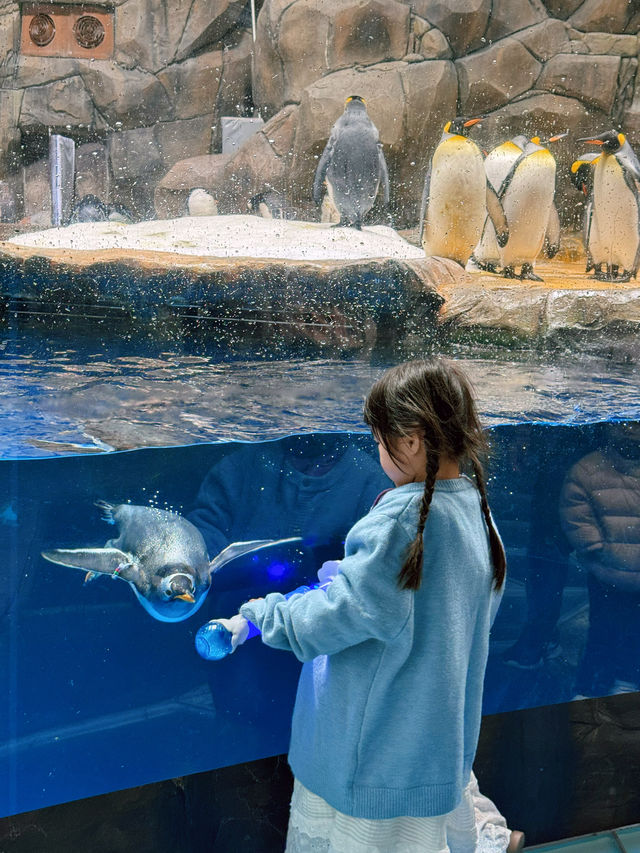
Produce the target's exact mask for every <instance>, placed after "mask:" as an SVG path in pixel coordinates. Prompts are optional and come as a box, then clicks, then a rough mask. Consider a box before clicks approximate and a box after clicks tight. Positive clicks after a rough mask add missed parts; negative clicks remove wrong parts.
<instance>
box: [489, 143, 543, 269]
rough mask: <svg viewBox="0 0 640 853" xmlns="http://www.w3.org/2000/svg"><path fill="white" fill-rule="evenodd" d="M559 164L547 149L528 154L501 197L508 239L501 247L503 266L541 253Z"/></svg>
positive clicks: (534, 257) (518, 262)
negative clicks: (507, 224) (507, 226)
mask: <svg viewBox="0 0 640 853" xmlns="http://www.w3.org/2000/svg"><path fill="white" fill-rule="evenodd" d="M555 175H556V164H555V160H554V159H553V156H552V155H551V154H550V153H549V152H548V151H546V150H543V151H535V152H534V153H533V154H530V155H529V156H528V157H525V158H524V159H523V160H522V161H521V162H520V164H519V165H518V167H517V168H516V171H515V172H514V174H513V177H512V178H511V182H510V184H509V186H508V187H507V190H506V192H505V194H504V195H503V197H502V206H503V207H504V212H505V215H506V217H507V222H508V223H509V240H508V242H507V245H506V246H505V247H504V248H503V249H502V250H501V252H500V258H501V262H502V266H504V267H515V266H518V265H520V264H533V262H534V261H535V259H536V258H537V257H538V255H539V254H540V250H541V249H542V244H543V243H544V235H545V231H546V229H547V222H548V221H549V211H550V210H551V205H552V204H553V196H554V193H555Z"/></svg>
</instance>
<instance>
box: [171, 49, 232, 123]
mask: <svg viewBox="0 0 640 853" xmlns="http://www.w3.org/2000/svg"><path fill="white" fill-rule="evenodd" d="M222 67H223V56H222V51H221V50H213V51H207V52H205V53H201V54H199V55H198V56H195V57H193V58H192V59H185V60H184V62H176V63H172V64H171V65H169V66H167V68H165V69H164V70H163V71H160V72H159V73H158V75H157V79H158V81H159V82H160V83H161V84H162V86H163V87H164V89H165V91H166V94H167V97H168V100H169V102H170V103H171V104H172V105H173V116H172V117H173V118H176V119H188V118H194V117H195V116H201V115H205V114H206V113H212V112H213V111H214V108H215V104H216V100H217V98H218V93H219V90H220V82H221V79H222Z"/></svg>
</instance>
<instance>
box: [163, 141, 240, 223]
mask: <svg viewBox="0 0 640 853" xmlns="http://www.w3.org/2000/svg"><path fill="white" fill-rule="evenodd" d="M229 159H230V157H229V155H228V154H204V155H201V156H199V157H189V158H187V159H186V160H179V161H178V162H177V163H175V164H174V165H173V166H172V167H171V169H170V170H169V171H168V172H167V174H166V175H165V176H164V177H163V178H162V180H161V181H160V182H159V183H158V185H157V186H156V188H155V191H154V196H153V200H154V207H155V211H156V215H157V217H158V219H172V218H174V217H176V216H182V215H183V214H184V211H185V206H186V203H187V198H188V196H189V193H190V192H191V190H192V189H194V188H196V187H201V188H202V189H204V190H207V192H209V193H211V194H212V195H213V197H214V198H216V199H221V198H223V197H224V195H225V191H224V186H225V177H224V170H225V167H226V165H227V163H228V161H229Z"/></svg>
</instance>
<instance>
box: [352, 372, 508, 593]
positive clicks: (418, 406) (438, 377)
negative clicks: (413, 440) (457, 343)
mask: <svg viewBox="0 0 640 853" xmlns="http://www.w3.org/2000/svg"><path fill="white" fill-rule="evenodd" d="M364 421H365V423H366V424H367V425H368V426H369V427H370V428H371V431H372V433H373V435H374V436H375V438H376V439H377V440H378V441H379V442H380V443H381V444H382V445H383V447H384V448H385V449H386V451H387V453H388V454H389V456H390V457H391V459H392V460H393V461H394V462H395V463H396V464H398V460H397V458H396V456H395V455H394V453H395V442H396V440H397V439H398V438H402V437H405V436H408V435H411V434H412V433H415V432H417V433H418V434H419V435H421V436H422V439H423V441H424V447H425V451H426V456H427V470H426V478H425V481H424V493H423V495H422V501H421V503H420V515H419V518H418V530H417V532H416V537H415V539H414V540H413V542H412V543H411V545H410V547H409V550H408V552H407V556H406V558H405V561H404V564H403V566H402V569H401V570H400V573H399V574H398V585H399V586H400V587H401V588H402V589H418V588H419V586H420V582H421V580H422V556H423V539H422V536H423V532H424V525H425V522H426V520H427V516H428V514H429V507H430V506H431V499H432V497H433V490H434V488H435V483H436V474H437V472H438V468H439V465H440V456H441V455H442V456H445V457H447V458H449V459H453V460H455V461H456V462H459V463H464V462H466V461H468V462H470V463H471V467H472V468H473V473H474V475H475V479H476V484H477V486H478V491H479V492H480V504H481V506H482V514H483V515H484V519H485V522H486V524H487V529H488V531H489V543H490V547H491V558H492V562H493V585H494V588H495V589H500V588H501V587H502V584H503V583H504V578H505V573H506V567H507V560H506V556H505V552H504V548H503V546H502V542H501V541H500V537H499V536H498V532H497V530H496V528H495V527H494V524H493V521H492V519H491V513H490V511H489V503H488V500H487V489H486V483H485V477H484V468H483V466H482V462H481V461H480V458H481V456H482V455H483V454H484V453H486V451H487V440H486V438H485V435H484V432H483V430H482V426H481V424H480V420H479V418H478V413H477V411H476V406H475V401H474V398H473V392H472V389H471V384H470V383H469V380H468V379H467V377H466V376H465V374H464V373H463V372H462V371H461V370H460V368H459V367H457V365H455V364H454V363H453V362H449V361H445V360H444V359H439V358H436V359H432V360H429V361H407V362H405V363H404V364H399V365H397V366H396V367H392V368H390V369H389V370H387V371H386V372H385V373H384V374H383V375H382V376H381V377H380V379H378V381H377V382H376V383H375V384H374V386H373V388H372V389H371V391H369V394H368V395H367V398H366V400H365V404H364Z"/></svg>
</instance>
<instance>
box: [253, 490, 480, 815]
mask: <svg viewBox="0 0 640 853" xmlns="http://www.w3.org/2000/svg"><path fill="white" fill-rule="evenodd" d="M422 492H423V484H422V483H410V484H408V485H405V486H400V487H398V488H396V489H392V490H391V491H390V492H388V493H387V494H385V495H384V496H383V497H382V499H381V500H380V501H379V503H378V504H377V505H376V506H374V507H373V509H372V510H371V511H370V512H369V514H368V515H366V516H365V517H364V518H362V519H361V520H360V521H358V522H357V523H356V524H355V525H354V526H353V527H352V528H351V530H350V532H349V534H348V536H347V539H346V542H345V557H344V560H343V561H342V563H341V566H340V573H339V574H338V576H337V577H336V578H335V579H334V580H333V582H332V583H331V584H330V585H329V586H328V587H327V588H326V591H325V590H320V589H317V590H312V591H311V592H308V593H307V594H306V595H294V596H292V597H291V598H290V599H288V600H285V598H284V597H283V596H282V595H280V594H279V593H273V594H271V595H267V596H266V598H264V599H259V600H257V601H252V602H249V603H247V604H244V605H243V606H242V608H241V613H242V615H243V616H245V617H246V618H247V619H249V620H250V621H251V622H253V623H254V624H255V625H257V626H258V627H259V628H260V630H261V631H262V639H263V642H265V643H267V645H270V646H273V647H275V648H279V649H289V650H291V651H292V652H293V653H294V654H295V655H296V657H297V658H299V660H301V661H305V665H304V667H303V668H302V673H301V676H300V682H299V685H298V694H297V698H296V704H295V709H294V714H293V725H292V735H291V747H290V751H289V763H290V765H291V768H292V770H293V773H294V774H295V776H296V777H297V778H298V779H299V780H300V781H301V782H302V784H303V785H305V786H306V787H307V788H308V789H309V790H310V791H312V792H313V793H315V794H317V795H318V796H320V797H322V798H323V799H325V800H326V801H327V802H328V803H329V804H330V805H332V806H333V807H334V808H336V809H338V810H339V811H341V812H343V813H345V814H348V815H353V816H355V817H364V818H391V817H397V816H400V815H409V816H416V817H428V816H432V815H438V814H444V813H446V812H449V811H451V810H452V809H454V808H455V807H456V806H457V804H458V802H459V801H460V798H461V794H462V790H463V788H464V786H465V785H466V784H467V783H468V781H469V774H470V771H471V765H472V763H473V758H474V755H475V751H476V746H477V741H478V732H479V728H480V717H481V704H482V685H483V678H484V670H485V665H486V660H487V651H488V641H489V629H490V621H491V608H492V599H493V598H494V594H493V593H492V567H491V558H490V551H489V544H488V534H487V529H486V525H485V523H484V519H483V517H482V513H481V509H480V500H479V495H478V492H477V489H476V487H475V485H474V484H473V483H472V482H471V481H470V480H469V479H467V478H466V477H461V478H459V479H455V480H438V481H436V487H435V492H434V495H433V501H432V504H431V509H430V512H429V516H428V518H427V523H426V526H425V531H424V554H425V557H424V568H423V579H422V585H421V587H420V589H419V590H418V591H417V592H412V591H409V590H401V589H399V588H398V586H397V582H396V577H397V574H398V571H399V570H400V567H401V565H402V561H403V556H404V554H405V552H406V549H407V547H408V545H409V543H410V542H411V541H412V539H413V538H414V535H415V530H416V527H417V520H418V511H419V505H420V499H421V496H422Z"/></svg>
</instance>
